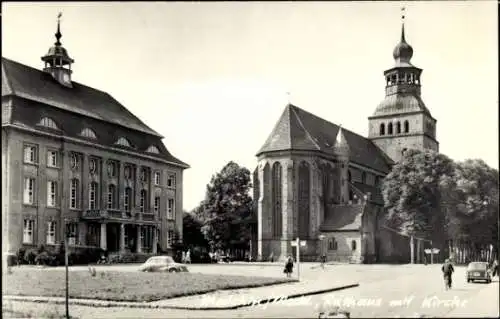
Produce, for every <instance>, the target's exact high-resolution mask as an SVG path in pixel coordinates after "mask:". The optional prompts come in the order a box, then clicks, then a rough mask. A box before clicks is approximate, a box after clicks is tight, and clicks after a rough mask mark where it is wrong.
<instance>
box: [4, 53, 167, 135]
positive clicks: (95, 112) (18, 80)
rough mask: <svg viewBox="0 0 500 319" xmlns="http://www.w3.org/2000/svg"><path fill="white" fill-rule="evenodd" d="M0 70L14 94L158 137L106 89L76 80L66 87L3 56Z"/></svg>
mask: <svg viewBox="0 0 500 319" xmlns="http://www.w3.org/2000/svg"><path fill="white" fill-rule="evenodd" d="M3 72H5V75H6V77H7V79H8V83H9V86H10V90H11V93H12V94H14V95H16V96H19V97H22V98H26V99H29V100H34V101H37V102H40V103H45V104H48V105H51V106H54V107H57V108H60V109H63V110H66V111H70V112H74V113H79V114H81V115H85V116H88V117H91V118H95V119H98V120H102V121H106V122H110V123H113V124H118V125H121V126H124V127H127V128H130V129H133V130H137V131H140V132H143V133H148V134H151V135H156V136H159V137H161V135H160V134H158V133H157V132H155V131H153V130H152V129H151V128H149V127H148V126H147V125H146V124H144V123H143V122H142V121H141V120H139V119H138V118H137V117H136V116H135V115H133V114H132V113H130V112H129V111H128V110H127V109H126V108H125V107H124V106H123V105H121V104H120V103H119V102H118V101H116V100H115V99H114V98H113V97H112V96H111V95H109V94H108V93H106V92H102V91H99V90H96V89H94V88H91V87H88V86H85V85H83V84H80V83H78V82H72V84H73V88H67V87H65V86H62V85H60V84H59V83H58V82H57V81H56V80H54V78H52V76H51V75H49V74H48V73H45V72H42V71H41V70H38V69H35V68H32V67H29V66H27V65H24V64H21V63H18V62H15V61H12V60H9V59H7V58H4V57H2V73H3ZM2 75H3V74H2ZM2 94H3V92H2Z"/></svg>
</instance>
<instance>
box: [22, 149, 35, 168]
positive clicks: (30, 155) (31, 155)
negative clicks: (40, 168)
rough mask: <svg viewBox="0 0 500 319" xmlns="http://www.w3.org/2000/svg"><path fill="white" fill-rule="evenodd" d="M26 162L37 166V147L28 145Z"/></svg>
mask: <svg viewBox="0 0 500 319" xmlns="http://www.w3.org/2000/svg"><path fill="white" fill-rule="evenodd" d="M24 162H25V163H30V164H35V163H36V162H37V157H36V146H33V145H27V146H25V147H24Z"/></svg>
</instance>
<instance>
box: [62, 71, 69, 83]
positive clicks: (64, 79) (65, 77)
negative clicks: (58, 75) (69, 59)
mask: <svg viewBox="0 0 500 319" xmlns="http://www.w3.org/2000/svg"><path fill="white" fill-rule="evenodd" d="M62 78H63V81H64V82H66V83H67V82H69V74H67V73H64V74H63V76H62Z"/></svg>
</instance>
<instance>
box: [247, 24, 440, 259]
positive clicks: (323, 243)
mask: <svg viewBox="0 0 500 319" xmlns="http://www.w3.org/2000/svg"><path fill="white" fill-rule="evenodd" d="M412 56H413V49H412V47H411V46H410V45H409V44H408V43H407V42H406V39H405V30H404V22H403V25H402V30H401V39H400V42H399V43H398V44H397V46H396V47H395V49H394V51H393V57H394V61H395V64H394V66H393V67H392V68H390V69H388V70H387V71H385V72H384V77H385V83H386V86H385V95H386V96H385V99H384V100H383V101H382V102H381V103H380V104H379V105H378V107H377V108H376V109H375V112H374V113H373V115H372V116H370V117H368V126H369V133H368V137H364V136H361V135H359V134H356V133H354V132H351V131H349V130H348V129H346V128H343V127H340V126H338V125H336V124H334V123H331V122H329V121H327V120H326V119H323V118H320V117H318V116H315V115H314V114H311V113H309V112H307V111H306V110H305V109H302V108H299V107H298V106H295V105H292V104H288V105H287V106H286V107H285V109H284V111H283V113H282V115H281V117H280V119H279V120H278V122H277V124H276V126H275V127H274V129H273V130H272V132H271V134H270V135H269V137H268V138H267V140H266V141H265V143H264V145H263V146H262V148H261V149H260V150H259V152H258V153H257V157H258V167H257V169H256V170H255V172H254V198H255V199H258V204H257V206H258V207H257V219H258V227H257V228H258V231H257V240H256V243H255V244H256V245H257V247H258V249H257V256H255V257H257V258H258V259H260V260H269V259H274V260H278V259H280V260H281V259H283V258H285V257H286V256H289V255H293V256H294V255H295V248H294V247H292V245H291V244H292V241H293V240H294V239H296V238H297V237H298V238H299V239H300V240H304V241H305V242H306V243H305V246H304V247H301V248H300V249H301V256H302V257H301V260H306V261H318V259H319V257H320V256H321V255H323V254H324V255H326V257H327V260H328V261H342V262H354V263H361V262H368V263H369V262H404V261H409V260H410V257H409V254H410V252H409V250H410V247H409V239H408V238H407V237H404V236H401V235H400V234H398V233H396V232H395V231H393V230H391V229H387V228H386V227H385V226H384V224H383V218H384V216H383V215H384V214H383V205H384V202H383V197H382V194H381V184H382V180H383V179H384V177H385V176H386V175H387V174H388V173H389V172H390V170H391V167H392V165H394V163H396V162H398V161H399V160H400V159H401V155H402V154H403V153H404V152H405V150H407V149H420V150H423V149H431V150H434V151H438V149H439V144H438V142H437V140H436V120H435V119H434V118H433V117H432V115H431V113H430V112H429V110H428V109H427V107H426V106H425V104H424V102H423V100H422V98H421V81H420V78H421V74H422V69H419V68H417V67H416V66H414V65H413V64H412V63H411V62H410V60H411V58H412ZM418 244H419V242H418ZM419 245H420V244H419ZM422 250H423V247H417V251H419V252H420V251H422ZM417 259H418V256H417Z"/></svg>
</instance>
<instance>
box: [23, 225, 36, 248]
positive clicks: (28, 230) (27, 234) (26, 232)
mask: <svg viewBox="0 0 500 319" xmlns="http://www.w3.org/2000/svg"><path fill="white" fill-rule="evenodd" d="M34 232H35V221H34V220H33V219H24V223H23V244H33V234H34Z"/></svg>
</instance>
